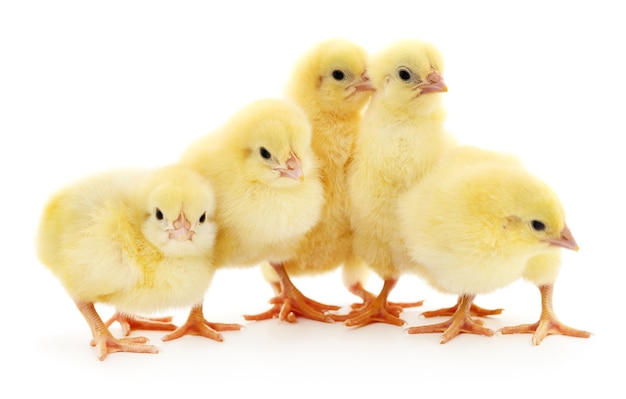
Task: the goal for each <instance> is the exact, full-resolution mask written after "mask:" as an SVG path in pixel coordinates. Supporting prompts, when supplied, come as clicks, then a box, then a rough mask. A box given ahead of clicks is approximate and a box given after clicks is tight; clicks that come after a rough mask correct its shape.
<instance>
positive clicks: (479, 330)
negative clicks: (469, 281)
mask: <svg viewBox="0 0 626 399" xmlns="http://www.w3.org/2000/svg"><path fill="white" fill-rule="evenodd" d="M473 300H474V295H462V296H461V298H460V302H459V304H458V309H457V310H456V312H455V313H454V314H453V315H452V317H451V318H450V319H449V320H448V321H445V322H443V323H437V324H431V325H427V326H416V327H410V328H408V329H407V330H406V332H407V333H409V334H426V333H435V332H441V333H443V335H442V337H441V341H439V343H441V344H445V343H446V342H448V341H450V340H452V339H453V338H454V337H456V336H457V335H459V334H461V333H470V334H478V335H486V336H488V337H491V336H493V335H494V334H495V331H493V330H491V329H489V328H485V327H483V326H482V322H480V321H477V320H473V319H472V317H471V315H470V308H471V304H472V301H473Z"/></svg>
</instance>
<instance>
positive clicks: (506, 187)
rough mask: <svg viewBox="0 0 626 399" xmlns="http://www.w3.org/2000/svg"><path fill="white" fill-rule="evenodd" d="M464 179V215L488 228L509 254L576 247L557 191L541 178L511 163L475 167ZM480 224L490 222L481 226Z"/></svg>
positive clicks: (494, 238)
mask: <svg viewBox="0 0 626 399" xmlns="http://www.w3.org/2000/svg"><path fill="white" fill-rule="evenodd" d="M475 172H476V173H474V175H473V177H472V178H471V179H468V180H467V182H466V183H465V185H466V188H467V189H466V190H465V191H464V197H463V200H464V201H466V204H467V208H466V212H467V213H466V217H467V218H470V217H471V218H472V219H473V220H474V221H475V222H476V223H477V224H478V225H482V226H480V227H479V228H478V229H477V232H478V231H489V232H490V234H491V238H492V239H493V242H494V243H496V245H498V246H501V248H504V249H505V251H511V253H515V252H518V251H519V252H521V253H528V254H529V255H535V254H540V253H545V252H546V251H552V250H554V248H555V247H562V248H567V249H572V250H578V244H577V243H576V241H575V240H574V237H573V236H572V233H571V232H570V230H569V228H568V226H567V224H566V223H565V211H564V209H563V206H562V204H561V202H560V200H559V198H558V196H557V194H556V193H555V192H554V191H553V190H552V189H551V188H550V187H549V186H548V185H547V184H546V183H545V182H543V181H542V180H540V179H539V178H537V177H535V176H533V175H532V174H530V173H528V172H527V171H526V170H524V169H522V168H519V167H515V168H506V167H489V168H485V169H484V170H481V169H480V168H477V169H476V171H475ZM484 223H486V224H487V225H488V228H487V229H484V227H485V226H484Z"/></svg>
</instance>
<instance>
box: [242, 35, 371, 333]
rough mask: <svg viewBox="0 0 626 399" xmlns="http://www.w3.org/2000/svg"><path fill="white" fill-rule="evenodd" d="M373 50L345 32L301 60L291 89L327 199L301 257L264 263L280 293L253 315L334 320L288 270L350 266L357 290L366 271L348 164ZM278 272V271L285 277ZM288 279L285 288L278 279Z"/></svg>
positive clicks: (300, 248)
mask: <svg viewBox="0 0 626 399" xmlns="http://www.w3.org/2000/svg"><path fill="white" fill-rule="evenodd" d="M367 57H368V55H367V53H366V51H365V50H364V49H363V48H362V47H360V46H359V45H357V44H355V43H353V42H351V41H349V40H346V39H340V38H335V39H328V40H325V41H322V42H320V43H318V44H317V45H315V46H314V47H313V48H311V49H310V50H309V51H308V52H307V53H306V54H304V55H303V56H302V57H301V58H300V60H299V61H298V62H297V63H296V65H295V67H294V69H293V72H292V76H291V78H290V80H289V81H288V84H287V90H286V91H287V95H288V97H290V98H292V99H293V100H294V101H295V102H296V103H297V104H298V105H300V106H301V107H302V109H303V110H304V111H305V112H306V114H307V116H308V118H309V120H310V122H311V126H312V141H311V145H312V147H313V151H314V153H315V155H316V156H317V158H318V159H319V165H320V178H321V181H322V184H323V187H324V194H325V202H324V205H323V208H322V212H321V217H320V220H319V221H318V223H317V224H316V225H315V226H314V227H313V229H312V230H310V231H309V232H308V233H307V234H306V236H305V237H304V239H303V240H302V241H301V242H300V245H299V246H298V249H297V256H296V257H295V258H292V259H289V260H288V261H285V262H283V263H282V264H274V265H273V267H272V265H270V264H268V263H264V264H263V265H262V268H263V270H262V271H263V275H264V277H265V278H266V280H267V281H268V282H270V284H271V285H272V287H274V289H275V291H276V294H277V295H276V297H274V298H273V299H272V300H271V302H272V303H274V304H275V305H274V307H273V308H272V309H270V310H269V311H267V312H265V313H262V314H259V315H252V316H250V315H249V316H245V318H246V319H247V320H263V319H268V318H272V317H280V318H281V319H283V320H290V321H294V320H295V317H296V315H299V316H303V317H306V318H309V319H313V320H321V321H329V319H330V316H328V315H327V314H326V312H327V311H328V310H337V309H339V307H338V306H332V305H323V304H320V303H319V302H315V301H312V300H310V299H309V298H307V297H305V296H304V295H303V294H302V293H301V292H300V291H299V290H298V289H297V288H296V287H295V286H293V284H292V283H291V280H290V279H289V276H302V275H316V274H319V273H324V272H328V271H330V270H333V269H336V268H338V267H339V266H341V265H344V269H343V271H344V280H345V281H346V284H347V285H348V287H349V289H350V290H352V291H353V292H357V293H360V292H358V291H355V290H357V289H358V287H360V286H362V285H361V281H360V280H361V279H363V278H364V277H367V275H368V269H367V267H366V266H365V265H364V264H363V263H362V262H360V261H359V260H358V259H356V258H355V256H354V254H353V252H352V232H351V228H350V220H349V211H348V207H347V184H346V169H347V166H348V163H349V162H350V159H351V156H352V151H353V148H354V142H355V139H356V136H357V133H358V129H359V122H360V117H361V111H362V109H363V107H364V106H365V104H366V103H367V101H368V100H369V98H370V95H371V93H372V91H373V86H372V85H371V84H370V81H369V78H368V76H367V73H366V64H367ZM279 276H280V277H279ZM281 281H282V282H283V284H286V285H288V287H285V288H284V289H282V288H280V282H281Z"/></svg>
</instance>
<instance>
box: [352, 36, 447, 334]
mask: <svg viewBox="0 0 626 399" xmlns="http://www.w3.org/2000/svg"><path fill="white" fill-rule="evenodd" d="M443 66H444V65H443V57H442V55H441V53H440V52H439V50H438V49H437V48H436V47H434V46H433V45H432V44H430V43H426V42H423V41H420V40H417V39H405V40H401V41H398V42H396V43H393V44H391V45H389V46H388V47H387V48H386V49H384V50H383V51H381V52H380V53H379V54H378V55H376V56H375V57H373V59H372V60H371V63H370V66H369V68H368V73H369V75H370V78H371V80H372V82H373V84H374V86H375V88H376V92H375V93H374V94H373V95H372V98H371V101H370V104H369V106H368V108H367V109H366V111H365V113H364V116H363V120H362V123H361V129H360V133H359V137H358V139H357V143H356V148H355V153H354V161H353V163H352V165H351V167H350V170H349V178H348V182H349V197H350V201H351V214H352V217H351V222H352V226H353V229H354V249H355V251H356V253H357V255H359V256H360V257H362V258H363V259H364V260H365V262H367V263H368V265H369V266H370V267H371V268H372V269H373V270H374V271H375V272H376V273H377V274H378V275H379V276H380V277H381V278H382V279H383V280H384V281H385V284H384V286H383V289H382V291H381V293H380V294H379V295H378V297H377V298H376V300H374V301H370V302H368V303H366V304H365V306H364V307H363V308H362V309H360V310H357V311H355V312H353V313H352V314H351V316H350V318H349V319H348V320H347V321H346V325H348V326H360V325H365V324H367V323H371V322H375V321H380V322H387V323H391V324H396V325H401V324H403V323H404V322H403V321H402V320H401V319H399V317H398V316H399V313H400V311H401V309H400V308H398V307H396V306H390V305H389V304H388V303H387V296H388V295H389V292H390V291H391V290H392V289H393V287H394V285H395V284H396V282H397V279H398V278H399V276H400V274H401V270H402V268H403V267H404V265H405V264H406V263H408V262H409V259H408V258H407V257H406V254H405V251H404V247H403V244H402V240H401V238H400V236H399V234H398V229H397V225H398V222H397V215H396V211H395V209H396V202H397V198H398V196H400V195H401V194H402V193H403V192H405V191H406V190H407V189H408V188H409V187H411V186H412V185H414V184H415V183H416V182H418V181H419V180H420V179H421V178H422V177H423V176H424V175H425V174H426V173H427V172H428V171H429V170H430V169H431V168H432V166H433V165H434V164H435V163H436V162H437V161H438V160H439V158H440V157H441V156H442V155H443V154H444V153H445V152H446V151H448V149H449V148H451V147H453V146H454V145H455V139H454V138H453V137H452V136H451V135H450V134H449V133H447V132H446V130H445V127H444V123H445V116H446V112H445V109H444V107H443V104H442V92H445V91H447V87H446V85H445V83H444V80H443V75H442V74H443Z"/></svg>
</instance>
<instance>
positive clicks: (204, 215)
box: [198, 212, 206, 224]
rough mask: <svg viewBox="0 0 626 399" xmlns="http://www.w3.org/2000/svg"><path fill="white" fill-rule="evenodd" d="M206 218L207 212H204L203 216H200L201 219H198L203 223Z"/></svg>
mask: <svg viewBox="0 0 626 399" xmlns="http://www.w3.org/2000/svg"><path fill="white" fill-rule="evenodd" d="M205 220H206V212H204V213H203V214H202V216H200V219H198V222H199V223H201V224H202V223H204V222H205Z"/></svg>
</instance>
